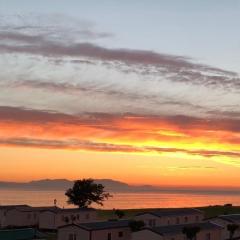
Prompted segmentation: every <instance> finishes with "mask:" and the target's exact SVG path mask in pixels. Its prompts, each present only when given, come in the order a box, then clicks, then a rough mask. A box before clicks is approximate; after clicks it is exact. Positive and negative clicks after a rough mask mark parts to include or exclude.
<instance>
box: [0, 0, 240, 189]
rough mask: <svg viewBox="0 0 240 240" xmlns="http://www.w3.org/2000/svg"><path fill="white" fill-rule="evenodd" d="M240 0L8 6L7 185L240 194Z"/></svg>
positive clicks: (4, 51) (3, 82)
mask: <svg viewBox="0 0 240 240" xmlns="http://www.w3.org/2000/svg"><path fill="white" fill-rule="evenodd" d="M239 26H240V1H238V0H201V1H193V0H182V1H179V0H168V1H165V0H164V1H163V0H143V1H139V0H131V1H129V0H121V1H118V0H101V1H99V0H88V1H81V0H68V1H65V0H51V1H49V0H41V1H33V0H21V1H19V0H0V66H1V68H0V181H29V180H35V179H44V178H51V179H55V178H67V179H78V178H82V177H92V178H112V179H116V180H121V181H125V182H127V183H131V184H153V185H192V186H238V184H239V181H240V64H239V63H240V31H239Z"/></svg>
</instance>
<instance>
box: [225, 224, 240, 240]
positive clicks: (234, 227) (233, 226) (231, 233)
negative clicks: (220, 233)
mask: <svg viewBox="0 0 240 240" xmlns="http://www.w3.org/2000/svg"><path fill="white" fill-rule="evenodd" d="M238 229H239V225H237V224H234V223H232V224H228V225H227V230H228V231H229V239H233V236H234V233H235V232H236V231H237V230H238Z"/></svg>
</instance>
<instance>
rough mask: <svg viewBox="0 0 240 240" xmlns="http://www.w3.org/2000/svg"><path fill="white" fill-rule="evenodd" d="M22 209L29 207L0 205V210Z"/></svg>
mask: <svg viewBox="0 0 240 240" xmlns="http://www.w3.org/2000/svg"><path fill="white" fill-rule="evenodd" d="M23 207H30V206H28V205H0V209H4V210H5V209H6V210H9V209H15V208H23Z"/></svg>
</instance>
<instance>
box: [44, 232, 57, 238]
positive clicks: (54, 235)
mask: <svg viewBox="0 0 240 240" xmlns="http://www.w3.org/2000/svg"><path fill="white" fill-rule="evenodd" d="M46 235H47V240H57V234H56V233H47V234H46Z"/></svg>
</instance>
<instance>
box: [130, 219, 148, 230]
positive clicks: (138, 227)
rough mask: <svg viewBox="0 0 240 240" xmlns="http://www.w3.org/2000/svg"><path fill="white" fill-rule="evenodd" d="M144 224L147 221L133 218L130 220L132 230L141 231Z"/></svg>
mask: <svg viewBox="0 0 240 240" xmlns="http://www.w3.org/2000/svg"><path fill="white" fill-rule="evenodd" d="M144 226H145V223H144V222H143V221H136V220H132V221H130V222H129V227H130V229H131V230H132V232H137V231H140V230H141V229H142V228H143V227H144Z"/></svg>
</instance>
